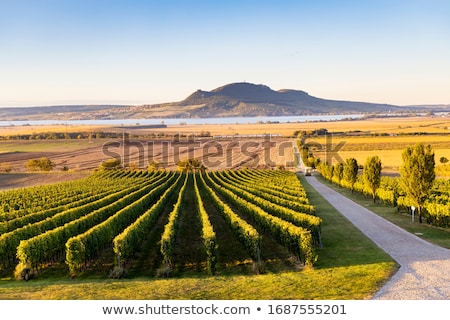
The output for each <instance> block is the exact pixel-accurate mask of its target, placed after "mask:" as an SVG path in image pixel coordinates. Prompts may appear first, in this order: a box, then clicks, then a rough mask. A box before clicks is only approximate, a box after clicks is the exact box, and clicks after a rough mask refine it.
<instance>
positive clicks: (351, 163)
mask: <svg viewBox="0 0 450 320" xmlns="http://www.w3.org/2000/svg"><path fill="white" fill-rule="evenodd" d="M357 179H358V162H357V161H356V159H355V158H348V159H346V160H345V165H344V180H345V181H347V182H348V183H349V184H350V189H351V190H352V193H353V186H354V185H355V182H356V180H357Z"/></svg>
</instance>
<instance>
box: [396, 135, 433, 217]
mask: <svg viewBox="0 0 450 320" xmlns="http://www.w3.org/2000/svg"><path fill="white" fill-rule="evenodd" d="M402 158H403V165H402V167H401V168H400V177H401V178H400V181H401V186H402V187H403V189H404V191H405V192H406V196H407V198H408V199H409V200H410V201H411V202H412V203H413V205H414V206H416V207H417V213H418V215H419V222H420V223H422V207H423V204H424V203H425V200H426V199H427V198H428V197H429V195H430V191H431V187H432V186H433V183H434V179H435V172H434V167H435V160H434V151H433V150H432V149H431V146H430V145H428V146H426V147H425V146H424V145H423V144H422V143H418V144H416V145H415V146H414V147H407V148H406V149H405V150H404V151H403V154H402Z"/></svg>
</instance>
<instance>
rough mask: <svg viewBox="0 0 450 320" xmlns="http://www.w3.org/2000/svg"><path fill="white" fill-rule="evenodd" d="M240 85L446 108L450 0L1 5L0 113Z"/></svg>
mask: <svg viewBox="0 0 450 320" xmlns="http://www.w3.org/2000/svg"><path fill="white" fill-rule="evenodd" d="M242 81H247V82H252V83H257V84H265V85H267V86H269V87H271V88H272V89H274V90H279V89H299V90H304V91H307V92H308V93H309V94H311V95H313V96H317V97H321V98H329V99H340V100H355V101H370V102H380V103H392V104H399V105H406V104H425V103H427V104H428V103H430V104H450V1H448V0H421V1H415V0H410V1H399V0H390V1H389V0H359V1H350V0H334V1H333V0H317V1H312V0H308V1H302V0H297V1H264V0H259V1H253V0H239V1H234V0H230V1H196V0H190V1H176V0H174V1H168V0H166V1H164V0H160V1H153V0H149V1H144V0H138V1H136V0H98V1H96V0H71V1H69V0H14V1H10V0H0V106H23V105H27V106H32V105H54V104H75V103H94V104H99V103H117V104H122V103H131V104H141V103H155V102H170V101H179V100H182V99H184V98H185V97H186V96H187V95H189V94H190V93H192V92H193V91H195V90H197V89H202V90H212V89H214V88H216V87H218V86H222V85H225V84H228V83H232V82H242Z"/></svg>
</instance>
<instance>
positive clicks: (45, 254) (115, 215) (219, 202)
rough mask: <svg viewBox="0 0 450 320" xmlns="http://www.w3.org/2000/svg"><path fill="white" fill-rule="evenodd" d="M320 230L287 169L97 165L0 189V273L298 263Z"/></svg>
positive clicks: (260, 267)
mask: <svg viewBox="0 0 450 320" xmlns="http://www.w3.org/2000/svg"><path fill="white" fill-rule="evenodd" d="M320 230H321V219H320V218H318V217H317V216H315V208H314V207H313V206H312V205H310V204H309V201H308V197H307V195H306V192H305V190H304V188H303V187H302V185H301V183H300V181H299V180H298V178H297V176H296V175H295V174H294V173H293V172H289V171H281V170H280V171H278V170H277V171H275V170H249V169H246V170H240V171H236V170H228V171H214V172H195V173H192V172H190V173H182V172H175V171H139V170H135V171H121V170H117V171H102V172H97V173H95V174H93V175H91V176H89V177H87V178H84V179H80V180H76V181H71V182H65V183H59V184H52V185H46V186H40V187H30V188H24V189H17V190H10V191H5V192H2V193H0V257H1V258H0V259H1V261H0V270H1V271H0V273H1V274H6V273H12V272H13V270H14V269H15V275H16V278H23V279H28V277H31V276H39V275H40V274H42V273H45V272H46V270H49V269H54V268H57V269H58V270H63V271H62V272H64V273H65V274H70V275H71V276H77V275H80V274H84V273H88V272H92V271H93V270H94V271H95V270H97V271H98V272H100V273H108V274H109V275H110V276H111V277H122V276H124V275H126V274H127V273H126V272H128V275H130V276H133V275H135V276H141V275H153V276H154V275H159V276H170V275H172V274H173V273H177V274H181V275H182V274H183V272H189V271H192V270H193V271H195V272H205V273H206V272H207V273H209V274H216V273H218V272H220V273H227V272H238V273H239V272H249V271H248V270H251V272H256V273H260V272H266V271H274V270H280V269H279V268H280V266H282V267H281V268H284V270H286V269H288V270H298V269H301V268H303V267H304V266H311V265H313V264H314V263H315V262H316V261H317V259H318V256H317V253H316V249H317V248H318V247H320V246H321V234H320ZM245 270H247V271H245Z"/></svg>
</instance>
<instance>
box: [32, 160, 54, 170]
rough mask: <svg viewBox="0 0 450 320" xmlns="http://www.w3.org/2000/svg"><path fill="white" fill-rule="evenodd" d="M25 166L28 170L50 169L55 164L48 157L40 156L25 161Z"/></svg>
mask: <svg viewBox="0 0 450 320" xmlns="http://www.w3.org/2000/svg"><path fill="white" fill-rule="evenodd" d="M26 166H27V168H28V170H30V171H50V170H52V169H53V167H54V166H55V164H54V163H53V162H52V161H50V159H49V158H46V157H42V158H40V159H30V160H28V161H27V163H26Z"/></svg>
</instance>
